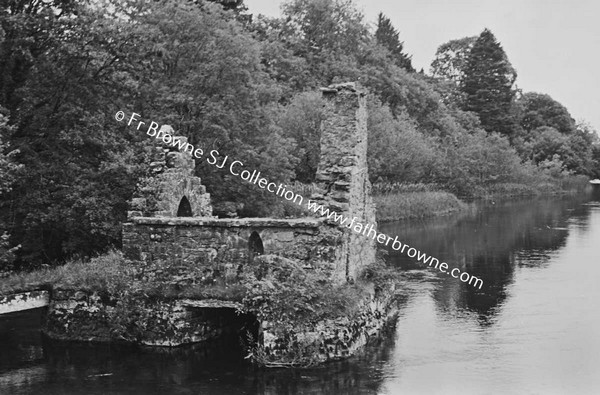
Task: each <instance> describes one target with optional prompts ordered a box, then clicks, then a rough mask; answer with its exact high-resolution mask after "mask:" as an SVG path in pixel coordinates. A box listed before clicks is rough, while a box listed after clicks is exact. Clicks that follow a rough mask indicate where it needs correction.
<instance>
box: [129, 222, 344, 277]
mask: <svg viewBox="0 0 600 395" xmlns="http://www.w3.org/2000/svg"><path fill="white" fill-rule="evenodd" d="M340 236H341V234H340V232H339V230H337V229H335V228H331V227H329V226H323V220H322V219H314V218H306V219H269V218H243V219H212V218H132V219H131V222H130V223H127V224H125V225H124V226H123V252H124V253H125V255H126V256H127V257H128V258H130V259H133V260H135V261H137V262H140V263H141V264H142V265H146V266H148V267H150V266H152V264H153V262H168V263H169V265H171V266H177V267H179V268H180V271H181V273H177V275H184V272H187V273H190V272H192V271H193V272H194V273H199V272H201V273H202V278H203V281H207V282H211V281H215V280H219V279H224V280H228V281H231V280H232V279H235V276H236V275H237V274H238V273H239V272H240V271H241V270H242V269H243V267H245V266H247V265H250V264H251V258H252V255H253V254H260V255H262V254H265V255H279V256H283V257H285V258H289V259H294V260H296V261H298V262H300V263H301V264H302V266H303V267H305V268H307V269H309V268H310V269H314V268H319V269H321V270H325V271H328V272H329V273H331V274H332V275H333V273H334V271H335V270H336V268H337V266H338V265H337V262H338V261H339V260H340V254H339V248H340V246H341V245H342V244H343V240H342V239H341V237H340ZM253 239H255V240H258V241H259V244H260V247H261V248H260V250H258V249H256V246H255V245H253V243H252V240H253ZM199 280H200V279H199Z"/></svg>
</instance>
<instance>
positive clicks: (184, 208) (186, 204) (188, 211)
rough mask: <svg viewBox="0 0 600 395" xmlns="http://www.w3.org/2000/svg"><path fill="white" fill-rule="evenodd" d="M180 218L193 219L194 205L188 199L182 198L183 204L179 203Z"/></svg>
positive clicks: (178, 213)
mask: <svg viewBox="0 0 600 395" xmlns="http://www.w3.org/2000/svg"><path fill="white" fill-rule="evenodd" d="M177 216H178V217H193V216H194V215H193V214H192V205H191V204H190V201H189V200H188V198H187V197H185V196H184V197H182V198H181V202H179V208H178V209H177Z"/></svg>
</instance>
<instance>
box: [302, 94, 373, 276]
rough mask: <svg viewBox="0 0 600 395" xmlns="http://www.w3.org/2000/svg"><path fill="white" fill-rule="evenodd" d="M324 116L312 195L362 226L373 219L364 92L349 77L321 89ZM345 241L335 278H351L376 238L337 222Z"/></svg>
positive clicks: (367, 260)
mask: <svg viewBox="0 0 600 395" xmlns="http://www.w3.org/2000/svg"><path fill="white" fill-rule="evenodd" d="M322 92H323V98H324V99H325V102H326V105H325V119H324V120H323V122H322V124H321V156H320V160H319V166H318V168H317V175H316V188H315V192H314V194H313V195H312V200H315V201H317V202H319V203H320V204H322V205H323V206H324V207H327V208H328V209H329V210H330V211H336V212H338V213H341V214H343V215H344V216H345V217H346V218H348V222H349V223H350V222H351V221H352V220H353V219H355V220H354V223H355V224H356V223H360V224H362V225H363V226H367V225H369V224H371V225H373V226H376V223H375V204H374V202H373V199H372V196H371V183H370V181H369V174H368V165H367V141H368V140H367V138H368V133H367V106H366V97H365V92H363V91H361V90H360V88H358V87H357V85H356V84H354V83H345V84H337V85H331V86H329V87H327V88H323V89H322ZM333 224H334V225H336V226H338V227H339V229H340V231H341V232H342V233H343V239H344V243H343V246H342V251H341V254H340V255H341V257H342V260H343V262H341V264H342V270H339V271H338V272H337V273H336V274H337V277H336V278H334V281H337V282H341V281H344V280H348V281H353V280H354V279H356V277H357V276H358V275H359V273H360V271H361V269H362V268H363V267H364V266H365V265H368V264H369V263H371V262H374V260H375V241H374V240H373V239H372V238H371V237H368V236H365V235H362V234H359V233H357V232H355V231H354V230H352V229H350V228H348V227H347V226H339V225H337V224H336V223H335V222H333Z"/></svg>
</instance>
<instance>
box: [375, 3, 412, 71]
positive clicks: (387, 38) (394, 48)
mask: <svg viewBox="0 0 600 395" xmlns="http://www.w3.org/2000/svg"><path fill="white" fill-rule="evenodd" d="M375 38H376V39H377V43H379V45H382V46H383V47H385V48H386V49H387V50H388V51H390V53H391V54H392V56H393V58H394V62H395V63H396V65H397V66H398V67H402V68H403V69H406V70H408V71H411V72H413V71H415V69H414V68H413V67H412V61H411V57H410V56H408V55H407V54H405V53H404V52H403V49H404V42H402V41H400V33H399V32H398V31H397V30H396V29H395V28H394V26H392V22H391V21H390V20H389V18H387V17H386V16H385V15H383V13H382V12H380V13H379V19H378V20H377V31H376V32H375Z"/></svg>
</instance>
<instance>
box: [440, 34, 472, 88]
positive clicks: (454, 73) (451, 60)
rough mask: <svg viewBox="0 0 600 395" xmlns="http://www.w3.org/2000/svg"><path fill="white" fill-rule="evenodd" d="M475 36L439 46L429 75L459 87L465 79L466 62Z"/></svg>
mask: <svg viewBox="0 0 600 395" xmlns="http://www.w3.org/2000/svg"><path fill="white" fill-rule="evenodd" d="M475 41H477V36H473V37H463V38H460V39H457V40H450V41H448V42H447V43H444V44H442V45H440V46H439V47H438V49H437V51H436V53H435V58H434V60H433V62H432V63H431V74H432V76H433V77H435V78H442V79H446V80H448V81H452V82H454V83H455V84H456V85H457V86H460V85H461V84H462V82H463V80H464V78H465V71H466V69H467V60H468V58H469V54H470V53H471V48H473V44H475Z"/></svg>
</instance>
